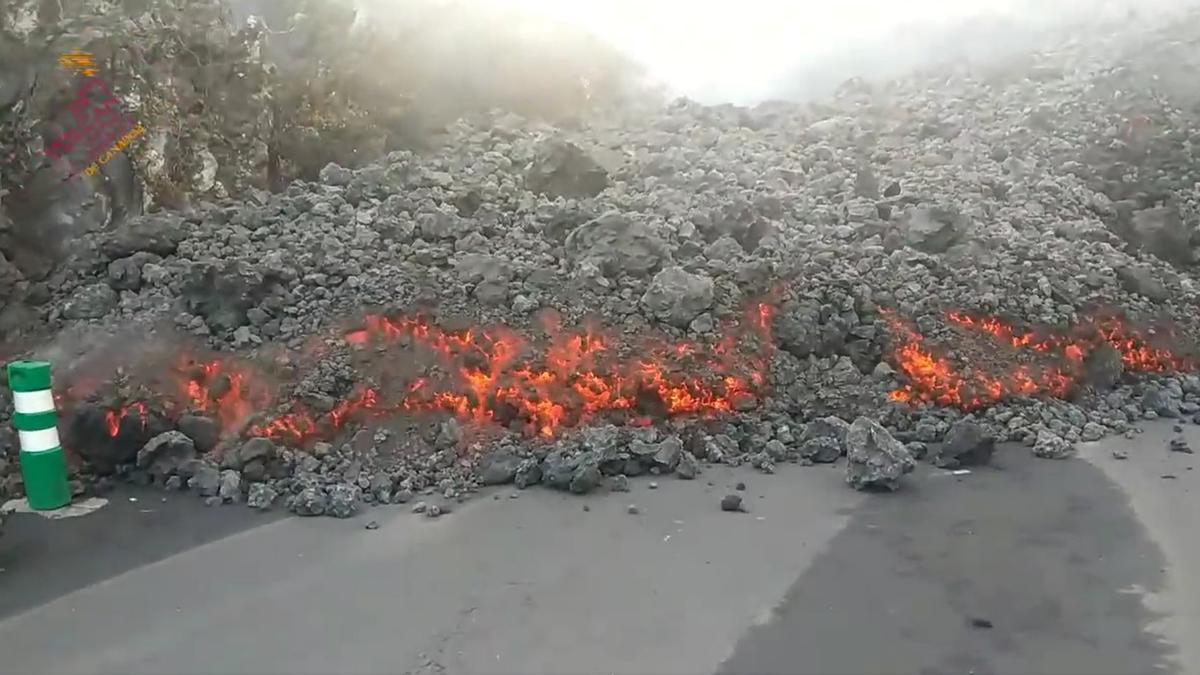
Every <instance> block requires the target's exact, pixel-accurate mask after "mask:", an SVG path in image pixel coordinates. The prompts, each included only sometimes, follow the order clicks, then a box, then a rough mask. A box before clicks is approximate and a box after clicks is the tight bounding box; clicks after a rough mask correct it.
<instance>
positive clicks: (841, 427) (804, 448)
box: [800, 416, 850, 463]
mask: <svg viewBox="0 0 1200 675" xmlns="http://www.w3.org/2000/svg"><path fill="white" fill-rule="evenodd" d="M849 431H850V424H849V423H847V422H846V421H845V420H843V419H841V418H839V417H832V416H830V417H822V418H820V419H815V420H813V421H811V422H809V423H808V425H807V426H806V427H805V428H804V434H803V435H802V436H801V437H800V456H801V457H802V458H804V459H808V460H810V461H813V462H822V463H828V462H835V461H837V459H838V458H839V457H841V456H842V455H844V454H846V434H847V433H848V432H849Z"/></svg>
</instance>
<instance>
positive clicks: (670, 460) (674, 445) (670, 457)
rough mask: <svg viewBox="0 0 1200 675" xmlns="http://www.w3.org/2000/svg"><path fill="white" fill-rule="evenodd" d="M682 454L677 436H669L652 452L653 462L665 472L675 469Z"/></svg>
mask: <svg viewBox="0 0 1200 675" xmlns="http://www.w3.org/2000/svg"><path fill="white" fill-rule="evenodd" d="M682 452H683V442H682V441H680V440H679V438H678V437H677V436H671V437H670V438H667V439H666V440H664V441H662V442H661V443H659V444H658V449H657V450H655V451H654V456H653V461H654V463H655V464H656V465H658V466H660V467H662V468H663V469H665V470H667V471H672V470H674V469H675V467H676V465H678V464H679V459H680V455H681V453H682Z"/></svg>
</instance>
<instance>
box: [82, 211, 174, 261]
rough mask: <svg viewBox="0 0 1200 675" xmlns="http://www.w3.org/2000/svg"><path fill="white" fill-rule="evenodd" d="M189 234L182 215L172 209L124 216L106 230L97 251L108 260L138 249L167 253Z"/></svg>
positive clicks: (153, 252) (126, 256) (172, 250)
mask: <svg viewBox="0 0 1200 675" xmlns="http://www.w3.org/2000/svg"><path fill="white" fill-rule="evenodd" d="M187 235H188V232H187V230H186V225H185V224H184V220H183V218H181V217H179V216H178V215H176V214H173V213H155V214H151V215H146V216H139V217H136V218H130V219H128V220H126V221H125V222H124V223H123V224H122V225H121V226H119V227H118V228H116V229H115V230H113V231H111V232H109V233H107V235H106V238H105V239H104V240H103V241H102V242H101V244H100V251H101V253H103V254H104V255H105V257H107V258H108V259H109V260H117V259H120V258H128V257H129V256H131V255H133V254H135V253H138V252H142V251H144V252H147V253H152V254H154V255H158V256H167V255H171V254H172V253H175V251H176V250H178V248H179V242H181V241H183V240H184V239H185V238H186V237H187Z"/></svg>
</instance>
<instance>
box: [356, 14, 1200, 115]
mask: <svg viewBox="0 0 1200 675" xmlns="http://www.w3.org/2000/svg"><path fill="white" fill-rule="evenodd" d="M355 4H356V5H358V6H359V7H360V8H370V11H373V12H382V11H392V12H397V11H401V8H405V9H403V11H407V12H409V13H410V14H411V12H412V11H413V10H411V9H410V8H411V7H413V6H414V4H416V5H420V4H422V3H414V2H413V0H355ZM442 4H443V5H444V4H445V3H442ZM452 4H453V6H454V7H456V8H460V9H462V8H468V7H469V8H471V9H472V10H473V11H475V12H477V13H479V16H484V15H486V14H487V13H489V12H497V11H505V12H519V13H521V14H522V15H523V16H524V17H525V18H524V19H521V20H515V19H512V18H511V17H514V16H516V15H515V14H510V15H509V16H510V18H509V19H507V20H506V23H505V25H506V26H508V27H511V30H512V35H513V36H516V37H518V38H519V39H520V40H521V41H529V40H537V39H541V38H540V37H534V34H535V33H537V34H541V35H544V34H546V33H547V30H546V29H545V27H544V26H540V27H539V28H538V29H537V30H532V31H531V30H530V26H533V25H535V24H534V22H535V21H544V22H549V23H550V24H553V25H555V26H558V27H559V28H560V29H561V30H566V31H572V32H571V33H570V35H576V34H578V33H580V32H586V33H589V34H591V35H593V36H595V37H597V38H599V39H600V41H601V42H603V43H604V44H606V45H608V46H610V47H612V48H613V49H615V50H616V51H617V52H619V53H620V54H622V55H624V56H627V57H629V58H630V59H632V60H633V61H634V62H636V63H638V64H640V65H641V66H643V67H645V69H646V70H647V72H648V73H649V74H650V75H651V76H652V77H654V78H655V79H657V80H659V81H661V82H663V83H665V84H666V85H667V86H668V87H669V88H670V90H671V91H672V93H675V94H682V95H687V96H690V97H692V98H695V99H698V100H701V101H703V102H706V103H720V102H732V103H739V104H751V103H755V102H757V101H761V100H765V99H771V98H784V99H793V100H797V99H807V98H811V97H819V96H823V95H825V94H827V93H829V91H830V90H832V88H833V87H835V86H836V85H837V84H838V83H840V82H842V81H844V80H846V79H848V78H850V77H855V76H858V77H863V78H864V79H867V80H875V79H880V78H890V77H894V76H898V75H901V74H903V73H904V72H907V71H911V70H912V69H914V68H919V67H923V66H928V65H935V64H937V63H940V62H945V61H947V60H963V59H968V60H971V61H973V62H983V63H986V62H988V61H994V60H997V59H1003V58H1005V57H1007V56H1010V55H1012V54H1015V53H1019V52H1022V51H1027V50H1029V49H1030V48H1040V47H1049V46H1053V44H1054V42H1055V41H1056V40H1059V39H1061V38H1060V36H1058V35H1056V34H1055V33H1054V30H1055V29H1057V28H1061V27H1064V26H1069V25H1071V24H1075V23H1080V22H1083V21H1090V22H1094V21H1120V22H1125V21H1127V20H1128V16H1129V14H1130V12H1131V11H1132V12H1135V13H1136V14H1137V15H1138V16H1140V17H1155V18H1158V19H1161V18H1163V15H1164V14H1166V13H1168V12H1172V11H1175V10H1180V9H1184V8H1188V7H1193V6H1196V5H1200V1H1198V0H1036V1H1034V0H908V1H907V2H894V1H892V0H836V1H830V0H738V1H737V2H734V1H732V0H719V1H712V0H604V1H603V2H595V1H594V0H469V1H463V2H458V3H452ZM495 25H496V24H494V23H492V24H491V26H490V30H492V29H495ZM431 28H432V30H433V32H434V33H435V34H438V36H437V37H433V36H431V37H429V40H430V42H429V46H430V52H429V56H430V58H431V59H433V60H435V61H437V60H442V59H447V58H448V59H449V60H450V61H454V60H455V59H458V60H459V62H460V65H465V62H463V60H462V57H461V55H462V54H467V53H469V52H470V51H471V50H472V49H474V48H475V47H476V46H478V44H479V43H478V41H477V40H474V39H472V30H471V29H470V28H469V27H467V26H466V24H460V25H459V26H458V28H460V29H462V30H457V31H456V30H454V29H451V28H450V27H448V26H447V25H445V24H444V23H443V24H441V25H437V26H432V27H431ZM564 35H566V34H564ZM443 39H444V40H443ZM570 39H573V38H570ZM438 43H441V46H440V47H436V48H435V45H436V44H438ZM544 46H545V45H544Z"/></svg>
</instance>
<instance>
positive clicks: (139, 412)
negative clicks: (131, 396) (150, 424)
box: [104, 403, 146, 438]
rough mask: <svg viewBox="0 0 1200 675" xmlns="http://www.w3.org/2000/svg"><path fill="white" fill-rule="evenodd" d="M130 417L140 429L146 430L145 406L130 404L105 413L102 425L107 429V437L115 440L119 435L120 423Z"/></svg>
mask: <svg viewBox="0 0 1200 675" xmlns="http://www.w3.org/2000/svg"><path fill="white" fill-rule="evenodd" d="M130 417H134V419H136V420H137V421H138V424H139V426H141V428H142V429H145V428H146V406H145V405H143V404H141V403H130V404H129V405H124V406H121V407H120V408H118V409H116V410H109V411H107V412H105V413H104V425H105V427H106V428H107V429H108V437H109V438H116V437H117V436H118V435H119V434H120V433H121V423H122V422H123V421H125V420H126V419H128V418H130Z"/></svg>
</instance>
